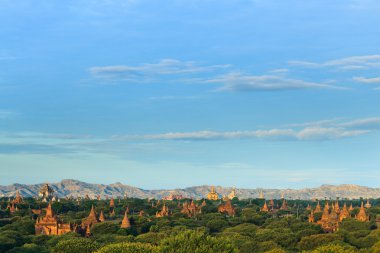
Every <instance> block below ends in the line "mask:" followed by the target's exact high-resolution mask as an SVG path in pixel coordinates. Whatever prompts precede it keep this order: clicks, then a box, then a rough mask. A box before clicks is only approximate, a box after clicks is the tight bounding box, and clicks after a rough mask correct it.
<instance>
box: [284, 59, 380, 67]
mask: <svg viewBox="0 0 380 253" xmlns="http://www.w3.org/2000/svg"><path fill="white" fill-rule="evenodd" d="M288 63H289V65H292V66H301V67H308V68H325V67H334V68H337V69H340V70H355V69H369V68H380V55H364V56H352V57H346V58H341V59H335V60H330V61H325V62H321V63H318V62H309V61H289V62H288Z"/></svg>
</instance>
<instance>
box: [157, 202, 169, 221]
mask: <svg viewBox="0 0 380 253" xmlns="http://www.w3.org/2000/svg"><path fill="white" fill-rule="evenodd" d="M165 216H169V208H168V207H167V206H166V204H165V203H164V205H163V206H162V209H161V211H157V212H156V217H157V218H160V217H165Z"/></svg>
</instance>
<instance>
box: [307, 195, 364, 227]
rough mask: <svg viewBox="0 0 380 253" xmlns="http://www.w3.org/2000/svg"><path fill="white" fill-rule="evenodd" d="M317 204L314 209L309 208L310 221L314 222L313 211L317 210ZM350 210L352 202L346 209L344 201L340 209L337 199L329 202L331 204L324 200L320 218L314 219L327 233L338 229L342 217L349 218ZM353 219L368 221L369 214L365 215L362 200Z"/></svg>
mask: <svg viewBox="0 0 380 253" xmlns="http://www.w3.org/2000/svg"><path fill="white" fill-rule="evenodd" d="M318 206H319V202H318V205H317V208H316V209H315V211H313V210H311V213H310V215H309V222H311V223H315V218H314V213H316V212H317V209H318V210H319V208H318ZM350 210H353V207H352V204H351V206H350V208H349V209H348V208H347V204H346V203H344V205H343V207H342V209H340V206H339V201H338V200H337V201H336V202H335V203H334V204H331V206H330V205H329V203H328V202H327V201H326V204H325V207H324V209H323V213H322V217H321V219H320V220H318V221H316V223H317V224H319V225H320V226H321V227H322V229H323V230H324V231H325V232H327V233H332V232H335V231H337V230H338V229H339V225H340V223H341V222H342V221H343V220H344V219H347V218H351V213H350ZM355 219H356V220H358V221H361V222H366V221H369V216H368V215H367V212H366V210H365V207H364V203H363V202H362V204H361V207H360V210H359V212H358V214H357V215H356V216H355Z"/></svg>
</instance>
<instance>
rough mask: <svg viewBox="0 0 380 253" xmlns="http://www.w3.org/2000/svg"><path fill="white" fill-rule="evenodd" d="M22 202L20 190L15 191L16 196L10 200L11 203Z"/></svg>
mask: <svg viewBox="0 0 380 253" xmlns="http://www.w3.org/2000/svg"><path fill="white" fill-rule="evenodd" d="M23 202H24V200H23V199H22V197H21V194H20V191H17V192H16V197H15V199H14V200H13V201H12V203H14V204H21V203H23Z"/></svg>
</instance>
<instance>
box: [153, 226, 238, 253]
mask: <svg viewBox="0 0 380 253" xmlns="http://www.w3.org/2000/svg"><path fill="white" fill-rule="evenodd" d="M160 247H161V249H160V250H161V251H162V252H164V253H188V252H194V253H232V252H237V250H236V249H235V247H234V246H233V245H232V243H230V242H229V241H226V240H223V239H220V238H216V237H211V236H209V235H207V234H206V233H205V232H203V231H191V230H190V231H184V232H181V233H178V234H177V235H174V236H171V237H168V238H166V239H164V240H162V241H161V242H160Z"/></svg>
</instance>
